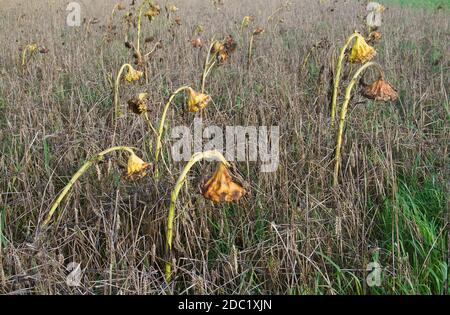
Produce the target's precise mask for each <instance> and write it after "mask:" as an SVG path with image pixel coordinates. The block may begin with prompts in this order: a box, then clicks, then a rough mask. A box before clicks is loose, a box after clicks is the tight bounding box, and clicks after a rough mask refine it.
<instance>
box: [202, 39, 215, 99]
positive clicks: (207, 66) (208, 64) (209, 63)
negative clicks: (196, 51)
mask: <svg viewBox="0 0 450 315" xmlns="http://www.w3.org/2000/svg"><path fill="white" fill-rule="evenodd" d="M215 42H216V41H215V40H214V37H213V39H212V42H211V44H210V45H209V49H208V53H207V54H206V58H205V63H204V65H203V74H202V83H201V92H202V93H205V83H206V77H207V76H208V75H209V73H210V72H211V70H212V67H213V66H214V64H215V61H214V60H215V58H216V56H217V52H215V53H214V54H213V56H212V57H211V58H209V57H210V56H211V50H212V48H213V47H214V44H215Z"/></svg>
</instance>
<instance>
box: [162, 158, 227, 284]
mask: <svg viewBox="0 0 450 315" xmlns="http://www.w3.org/2000/svg"><path fill="white" fill-rule="evenodd" d="M211 158H214V159H216V160H217V161H219V162H221V163H224V164H225V165H226V166H228V165H229V163H228V162H227V161H226V160H225V157H224V156H223V155H222V154H221V153H220V152H219V151H217V150H211V151H205V152H197V153H194V154H193V155H192V157H191V159H190V160H189V162H188V163H187V164H186V166H185V167H184V169H183V171H182V172H181V174H180V176H179V177H178V180H177V182H176V184H175V188H174V189H173V191H172V193H171V195H170V206H169V214H168V216H167V230H166V252H167V257H166V258H167V260H166V265H165V278H166V281H167V282H169V281H170V280H171V269H172V265H171V261H170V260H171V257H170V256H171V252H172V239H173V221H174V218H175V206H176V202H177V198H178V194H179V193H180V190H181V188H182V187H183V184H184V182H185V180H186V177H187V175H188V173H189V170H190V169H191V168H192V167H193V166H194V164H195V163H197V162H199V161H201V160H203V159H211Z"/></svg>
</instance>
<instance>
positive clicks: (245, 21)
mask: <svg viewBox="0 0 450 315" xmlns="http://www.w3.org/2000/svg"><path fill="white" fill-rule="evenodd" d="M253 20H254V17H253V16H251V15H246V16H244V18H243V19H242V25H241V26H242V27H248V25H249V24H250V22H252V21H253Z"/></svg>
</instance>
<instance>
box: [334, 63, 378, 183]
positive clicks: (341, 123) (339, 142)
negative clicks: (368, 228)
mask: <svg viewBox="0 0 450 315" xmlns="http://www.w3.org/2000/svg"><path fill="white" fill-rule="evenodd" d="M371 66H374V67H376V68H377V69H378V71H379V72H380V76H382V75H383V71H382V69H381V67H380V65H378V64H377V63H376V62H368V63H366V64H364V65H362V66H361V67H360V68H359V69H358V70H357V71H356V72H355V74H354V75H353V78H352V80H351V81H350V83H349V84H348V86H347V88H346V90H345V98H344V103H343V104H342V108H341V114H340V118H339V128H338V133H337V136H336V152H335V165H334V176H333V187H336V186H337V185H338V176H339V167H340V164H341V147H342V137H343V134H344V126H345V117H346V115H347V109H348V104H349V102H350V97H351V93H352V89H353V86H354V85H355V84H356V81H357V80H358V77H359V75H360V74H361V73H362V72H363V71H364V70H366V69H367V68H369V67H371Z"/></svg>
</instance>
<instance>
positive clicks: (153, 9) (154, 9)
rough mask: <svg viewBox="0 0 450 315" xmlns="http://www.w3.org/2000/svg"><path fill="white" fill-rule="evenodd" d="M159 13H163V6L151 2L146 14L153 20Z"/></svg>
mask: <svg viewBox="0 0 450 315" xmlns="http://www.w3.org/2000/svg"><path fill="white" fill-rule="evenodd" d="M159 13H161V8H160V7H159V5H158V4H151V5H150V8H149V9H148V10H147V12H145V14H144V16H146V17H148V19H149V20H150V21H151V20H153V18H154V17H156V16H158V15H159Z"/></svg>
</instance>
